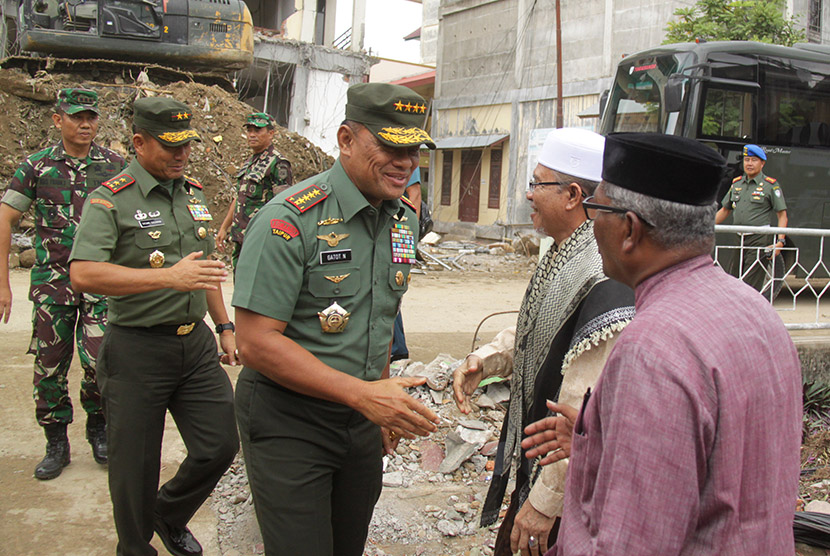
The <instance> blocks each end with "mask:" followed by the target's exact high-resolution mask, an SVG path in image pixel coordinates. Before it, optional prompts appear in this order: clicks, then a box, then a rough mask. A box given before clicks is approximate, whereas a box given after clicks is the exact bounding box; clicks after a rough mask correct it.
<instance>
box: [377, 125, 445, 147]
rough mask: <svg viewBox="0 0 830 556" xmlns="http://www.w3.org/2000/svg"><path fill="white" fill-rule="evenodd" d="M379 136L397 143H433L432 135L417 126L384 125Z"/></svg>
mask: <svg viewBox="0 0 830 556" xmlns="http://www.w3.org/2000/svg"><path fill="white" fill-rule="evenodd" d="M378 137H380V138H381V139H386V140H387V141H389V142H390V143H395V144H396V145H419V144H421V143H432V137H430V136H429V134H427V132H426V131H424V130H423V129H418V128H417V127H384V128H383V129H382V130H381V131H379V132H378Z"/></svg>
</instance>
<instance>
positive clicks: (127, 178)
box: [102, 174, 135, 193]
mask: <svg viewBox="0 0 830 556" xmlns="http://www.w3.org/2000/svg"><path fill="white" fill-rule="evenodd" d="M134 183H135V178H134V177H132V176H131V175H129V174H121V175H118V176H115V177H114V178H112V179H111V180H107V181H105V182H104V183H103V184H102V185H103V186H104V187H106V188H107V189H109V190H110V191H112V192H113V193H118V192H119V191H121V190H122V189H124V188H125V187H129V186H130V185H132V184H134Z"/></svg>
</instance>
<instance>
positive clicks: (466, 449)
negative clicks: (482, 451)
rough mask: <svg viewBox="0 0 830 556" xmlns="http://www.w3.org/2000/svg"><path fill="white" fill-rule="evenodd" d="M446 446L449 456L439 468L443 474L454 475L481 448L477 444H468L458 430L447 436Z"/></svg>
mask: <svg viewBox="0 0 830 556" xmlns="http://www.w3.org/2000/svg"><path fill="white" fill-rule="evenodd" d="M459 428H460V427H459ZM445 446H446V451H447V455H446V456H445V457H444V461H442V462H441V467H439V468H438V471H440V472H441V473H452V472H453V471H455V470H456V469H458V468H459V467H460V466H461V464H462V463H464V462H465V461H467V458H469V457H470V456H472V455H473V454H474V453H476V451H477V450H478V448H479V446H478V445H477V444H476V443H475V442H467V441H466V440H465V439H464V438H463V437H462V436H461V434H460V433H459V432H458V430H455V431H452V432H450V433H448V434H447V442H446V444H445Z"/></svg>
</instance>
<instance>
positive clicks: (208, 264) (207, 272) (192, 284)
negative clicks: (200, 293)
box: [165, 251, 228, 292]
mask: <svg viewBox="0 0 830 556" xmlns="http://www.w3.org/2000/svg"><path fill="white" fill-rule="evenodd" d="M203 254H204V251H195V252H193V253H190V254H189V255H186V256H185V257H184V258H183V259H182V260H180V261H179V262H177V263H176V264H174V265H173V266H171V267H170V268H167V269H165V270H166V271H167V272H168V280H169V282H170V287H171V288H173V289H174V290H176V291H180V292H189V291H194V290H215V289H217V288H218V286H219V285H220V284H221V283H222V282H224V281H225V280H227V278H228V271H227V270H225V263H223V262H222V261H214V260H210V259H201V258H200V257H201V256H202V255H203Z"/></svg>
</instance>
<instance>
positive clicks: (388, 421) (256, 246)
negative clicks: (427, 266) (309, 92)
mask: <svg viewBox="0 0 830 556" xmlns="http://www.w3.org/2000/svg"><path fill="white" fill-rule="evenodd" d="M426 111H427V104H426V102H425V101H424V99H423V98H421V97H420V96H419V95H417V94H416V93H414V92H413V91H411V90H410V89H407V88H406V87H402V86H398V85H390V84H379V83H368V84H359V85H354V86H352V87H350V88H349V89H348V92H347V104H346V120H345V121H344V122H343V123H342V124H341V125H340V127H339V129H338V130H337V141H338V146H339V148H340V158H339V159H338V160H337V162H335V164H334V166H333V167H332V168H331V169H330V170H328V171H326V172H323V173H322V174H319V175H317V176H315V177H313V178H311V179H309V180H306V181H304V182H302V183H299V184H297V185H295V186H293V187H291V188H289V189H288V190H286V191H284V192H283V193H281V194H279V195H278V196H277V197H276V198H274V199H273V200H272V201H271V202H270V203H268V204H267V205H266V206H265V207H263V208H262V209H260V211H259V212H258V213H257V215H256V216H255V217H254V218H253V220H252V221H251V224H250V226H249V227H248V231H247V232H246V234H245V245H244V247H243V249H242V255H241V257H240V258H239V266H238V267H237V269H236V284H235V290H234V297H233V305H234V306H235V307H236V320H237V326H238V329H239V336H238V341H239V354H240V358H241V359H242V361H243V362H244V364H245V368H244V369H243V370H242V372H241V373H240V375H239V380H238V382H237V385H236V415H237V421H238V423H239V430H240V436H241V439H242V449H243V451H244V454H245V464H246V467H247V470H248V479H249V482H250V485H251V492H252V493H253V496H254V507H255V508H256V513H257V520H258V522H259V526H260V530H261V531H262V536H263V540H264V543H265V553H266V554H268V555H272V556H273V555H282V554H304V555H306V556H332V555H333V554H336V555H338V556H359V555H361V554H363V549H364V545H365V542H366V537H367V534H368V528H369V521H370V520H371V517H372V512H373V510H374V506H375V503H376V502H377V499H378V497H379V496H380V491H381V476H382V468H381V463H382V454H383V452H384V451H385V452H387V453H392V452H393V451H394V449H395V448H396V446H397V444H398V441H399V439H400V438H401V437H402V436H403V437H406V438H415V437H416V436H418V435H421V436H424V435H427V434H429V433H430V432H433V431H435V430H436V427H435V423H436V422H437V416H436V415H435V414H434V413H433V412H432V411H430V410H429V409H427V408H426V407H424V406H423V405H422V404H421V403H419V402H418V401H416V400H414V399H413V398H412V397H410V396H409V395H408V394H407V393H406V391H405V390H404V388H406V387H409V386H415V385H418V384H423V382H424V379H422V378H418V379H416V378H400V377H397V378H389V350H390V344H391V341H392V328H393V324H394V321H395V316H396V315H397V313H398V308H399V306H400V301H401V297H402V296H403V294H404V292H405V291H406V289H407V285H408V283H409V278H410V267H411V265H412V264H413V263H414V262H415V245H416V244H417V241H418V218H417V217H416V215H415V210H414V208H413V207H412V206H410V205H409V204H407V202H406V201H405V200H402V199H401V196H402V195H403V193H404V190H405V189H406V186H407V183H408V182H409V179H410V176H411V174H412V171H413V170H414V169H415V168H416V167H417V165H418V159H419V150H420V145H421V144H426V145H428V146H430V147H433V148H434V146H435V145H434V143H433V142H432V139H431V138H430V137H429V135H428V134H427V133H426V132H425V131H424V130H423V129H422V126H423V122H424V119H425V116H426Z"/></svg>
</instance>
